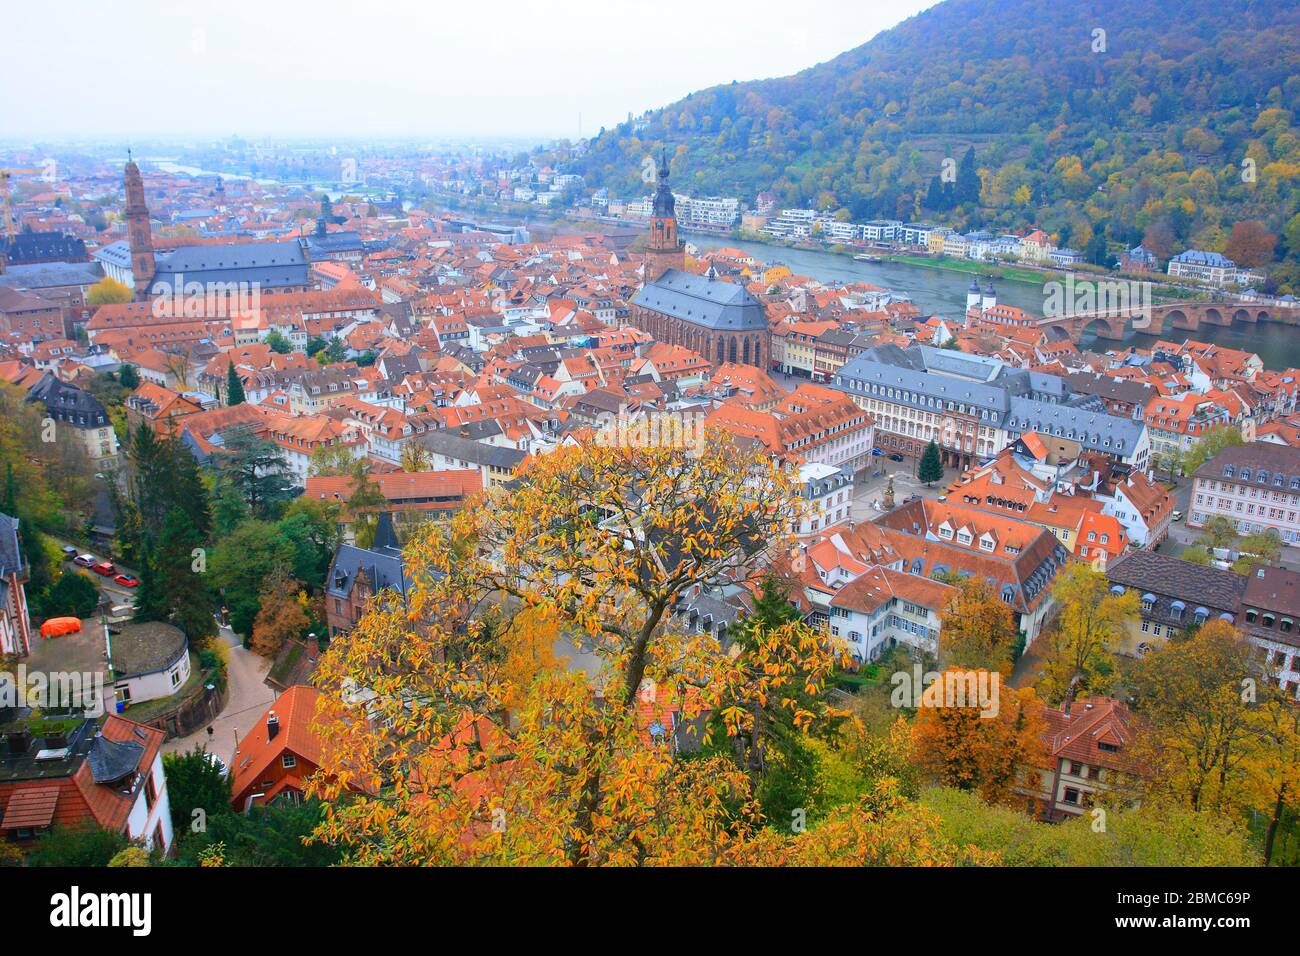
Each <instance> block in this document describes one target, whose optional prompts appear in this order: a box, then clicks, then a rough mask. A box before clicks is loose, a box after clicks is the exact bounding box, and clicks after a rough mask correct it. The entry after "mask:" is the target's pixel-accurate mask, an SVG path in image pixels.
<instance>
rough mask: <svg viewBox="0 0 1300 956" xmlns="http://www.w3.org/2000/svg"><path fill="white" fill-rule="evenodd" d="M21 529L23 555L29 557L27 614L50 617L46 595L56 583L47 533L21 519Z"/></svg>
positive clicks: (39, 617)
mask: <svg viewBox="0 0 1300 956" xmlns="http://www.w3.org/2000/svg"><path fill="white" fill-rule="evenodd" d="M19 531H20V533H21V534H22V546H23V557H25V558H26V559H27V583H26V585H25V590H26V592H27V614H28V616H29V617H30V618H31V619H32V620H40V619H44V618H46V617H49V615H48V614H46V613H45V607H46V596H47V595H48V594H49V592H50V590H51V588H52V587H53V584H54V571H53V569H52V568H51V567H50V555H49V552H47V551H46V550H45V535H43V534H41V533H40V532H39V531H37V530H36V528H35V527H34V526H32V525H31V524H30V523H27V522H23V521H21V519H20V522H19Z"/></svg>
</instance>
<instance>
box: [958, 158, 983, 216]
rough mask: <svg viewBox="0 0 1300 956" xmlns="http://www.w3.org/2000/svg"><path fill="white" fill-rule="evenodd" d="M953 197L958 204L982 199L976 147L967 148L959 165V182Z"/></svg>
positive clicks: (976, 201)
mask: <svg viewBox="0 0 1300 956" xmlns="http://www.w3.org/2000/svg"><path fill="white" fill-rule="evenodd" d="M953 198H954V199H955V200H956V204H957V205H961V204H962V203H968V202H969V203H978V202H979V201H980V174H979V172H978V171H977V170H976V169H975V147H974V146H972V147H970V148H969V149H967V150H966V155H965V156H963V157H962V158H961V164H960V165H959V166H958V167H957V184H956V186H955V188H954V189H953Z"/></svg>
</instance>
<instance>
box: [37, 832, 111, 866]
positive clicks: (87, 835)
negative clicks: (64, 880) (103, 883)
mask: <svg viewBox="0 0 1300 956" xmlns="http://www.w3.org/2000/svg"><path fill="white" fill-rule="evenodd" d="M130 845H131V843H130V841H129V840H127V838H126V837H125V836H124V835H123V834H121V833H118V832H115V831H113V830H105V829H104V828H103V827H100V826H97V825H96V824H94V823H85V824H82V825H80V826H55V827H53V828H51V829H50V830H49V831H48V832H46V833H44V834H42V835H41V836H40V837H39V838H38V839H37V840H36V844H35V845H34V846H33V847H32V848H31V850H30V851H29V852H28V854H27V865H28V866H61V867H75V868H77V869H87V868H90V867H100V866H108V864H109V861H110V860H112V859H113V857H115V856H117V854H119V853H121V852H122V851H123V850H125V849H126V848H127V847H128V846H130Z"/></svg>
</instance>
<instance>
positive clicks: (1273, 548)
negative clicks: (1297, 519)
mask: <svg viewBox="0 0 1300 956" xmlns="http://www.w3.org/2000/svg"><path fill="white" fill-rule="evenodd" d="M1237 550H1238V551H1239V552H1240V553H1241V557H1239V558H1238V559H1237V560H1236V562H1235V563H1234V564H1233V565H1232V570H1234V571H1236V572H1237V573H1238V574H1251V573H1253V572H1254V570H1255V569H1256V568H1257V567H1260V566H1261V565H1262V566H1264V567H1266V568H1268V567H1276V566H1277V563H1278V561H1279V559H1280V558H1281V557H1282V539H1281V538H1279V537H1278V534H1277V532H1276V531H1273V530H1271V529H1270V530H1268V531H1257V532H1255V533H1253V534H1248V535H1246V536H1245V537H1244V538H1242V539H1241V541H1239V542H1238V543H1237Z"/></svg>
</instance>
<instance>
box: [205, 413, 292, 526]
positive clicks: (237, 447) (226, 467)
mask: <svg viewBox="0 0 1300 956" xmlns="http://www.w3.org/2000/svg"><path fill="white" fill-rule="evenodd" d="M217 465H218V469H219V471H220V473H221V476H222V477H224V478H225V479H227V480H228V481H230V482H231V483H232V484H233V485H234V486H235V487H236V488H237V489H239V493H240V494H241V495H242V496H243V498H244V501H245V502H247V503H248V510H249V512H250V513H251V514H252V515H253V516H254V517H257V518H265V517H267V516H268V515H270V514H271V513H273V512H274V511H276V510H277V509H278V508H279V507H280V506H281V505H282V504H284V503H285V502H287V501H289V500H290V499H292V498H293V497H294V489H293V485H292V484H291V482H290V471H289V466H288V464H286V462H285V460H284V452H283V451H281V450H280V446H279V445H277V444H276V443H275V442H273V441H271V439H269V438H263V437H261V436H260V435H258V434H256V433H255V432H254V431H253V430H252V429H250V428H238V429H233V430H231V431H230V432H229V433H227V435H226V448H225V450H224V451H223V452H221V453H219V455H218V458H217Z"/></svg>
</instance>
